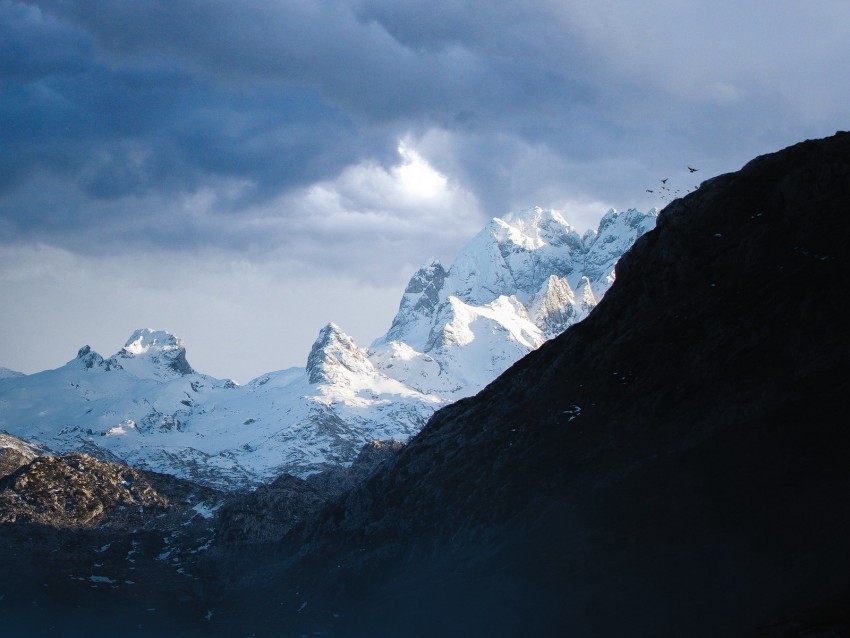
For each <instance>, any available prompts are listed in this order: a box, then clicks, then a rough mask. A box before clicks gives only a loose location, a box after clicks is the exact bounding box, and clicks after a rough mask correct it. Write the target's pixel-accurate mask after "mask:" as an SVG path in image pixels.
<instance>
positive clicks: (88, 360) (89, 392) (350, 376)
mask: <svg viewBox="0 0 850 638" xmlns="http://www.w3.org/2000/svg"><path fill="white" fill-rule="evenodd" d="M0 400H2V402H3V403H2V405H3V410H2V412H0V428H2V429H5V430H7V431H9V432H11V433H14V434H15V435H16V436H18V437H20V438H23V439H25V440H27V441H29V442H31V443H34V444H39V445H42V446H44V447H46V448H49V449H51V450H54V451H56V452H64V451H72V450H74V451H80V452H84V453H88V454H92V455H94V456H96V457H99V458H102V459H104V460H112V461H121V462H124V463H127V464H129V465H131V466H134V467H138V468H143V469H148V470H152V471H157V472H164V473H169V474H173V475H175V476H177V477H180V478H187V479H192V480H194V481H198V482H200V483H203V484H206V485H209V486H212V487H218V488H224V489H236V488H238V487H242V486H245V485H251V484H256V483H259V482H261V481H264V480H270V479H273V478H274V477H275V476H277V475H279V474H281V473H283V472H287V471H289V472H294V473H296V474H298V475H306V474H309V473H311V472H317V471H320V470H322V469H325V468H326V467H328V466H337V465H340V464H345V463H348V462H351V461H353V460H354V458H355V457H356V456H357V454H358V452H359V450H360V448H361V447H362V446H363V444H365V443H367V442H368V441H371V440H373V439H376V438H379V439H391V438H404V439H407V438H408V437H409V436H411V435H412V434H414V433H415V432H417V431H418V430H419V429H420V428H421V427H422V425H424V423H425V421H426V420H427V418H428V417H429V416H430V415H431V414H432V413H433V411H434V409H435V407H436V406H437V405H439V404H440V401H439V400H438V399H436V398H433V397H428V396H425V395H422V394H420V393H417V392H415V391H413V390H410V389H409V388H407V387H406V386H404V385H402V384H401V383H399V382H398V381H395V380H393V379H390V378H388V377H386V376H384V375H381V374H380V373H379V372H378V371H377V370H375V369H374V368H373V366H372V364H371V363H370V362H369V361H368V359H367V358H366V356H365V354H364V353H363V351H361V350H360V349H359V348H357V346H356V345H355V344H354V342H353V341H352V340H351V339H350V337H348V336H346V335H345V334H344V333H342V332H341V331H340V330H339V329H338V328H337V327H336V326H333V325H329V326H327V327H326V328H324V329H323V330H322V332H321V333H320V335H319V338H318V339H317V341H316V343H315V344H314V346H313V349H312V350H311V352H310V355H309V356H308V365H307V368H306V369H298V368H296V369H291V370H284V371H280V372H274V373H269V374H266V375H263V376H261V377H259V378H257V379H255V380H253V381H252V382H251V383H249V384H247V385H246V386H242V387H240V386H237V385H236V384H235V383H233V382H232V381H227V380H224V381H222V380H219V379H215V378H213V377H209V376H207V375H203V374H200V373H197V372H195V371H194V370H193V369H192V367H191V366H190V365H189V363H188V362H187V359H186V351H185V346H184V344H183V342H182V341H181V340H180V339H177V338H176V337H174V336H173V335H170V334H168V333H166V332H155V331H151V330H139V331H136V332H135V333H134V334H133V335H131V337H130V339H129V340H128V341H127V344H126V345H125V346H124V348H122V349H121V350H120V351H119V352H118V353H116V354H115V355H113V356H111V357H109V358H104V357H102V356H101V355H100V354H98V353H96V352H94V351H92V350H91V348H89V347H88V346H86V347H83V348H81V349H80V351H79V353H78V355H77V357H76V358H75V359H73V360H71V361H70V362H69V363H67V364H66V365H65V366H63V367H61V368H58V369H56V370H48V371H44V372H40V373H37V374H33V375H28V376H22V377H15V378H10V379H5V380H3V382H2V385H0Z"/></svg>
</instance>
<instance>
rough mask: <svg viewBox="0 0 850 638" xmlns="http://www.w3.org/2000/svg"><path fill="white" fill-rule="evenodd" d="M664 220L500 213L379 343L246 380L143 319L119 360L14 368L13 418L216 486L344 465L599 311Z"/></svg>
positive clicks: (33, 438)
mask: <svg viewBox="0 0 850 638" xmlns="http://www.w3.org/2000/svg"><path fill="white" fill-rule="evenodd" d="M654 223H655V211H654V210H653V211H650V212H649V213H640V212H638V211H634V210H630V211H627V212H624V213H617V212H614V211H610V212H609V213H608V214H607V215H605V217H604V218H603V219H602V222H601V223H600V225H599V230H598V231H597V232H588V233H585V235H584V236H583V237H582V236H579V235H578V233H576V232H575V230H574V229H573V228H572V227H571V226H570V225H569V224H567V222H566V221H565V220H564V219H563V217H562V216H561V215H560V214H559V213H557V212H554V211H544V210H542V209H539V208H534V209H529V210H526V211H522V212H521V213H517V214H514V215H511V216H508V217H506V218H504V219H494V220H492V221H491V222H490V223H489V224H488V225H487V226H486V227H485V228H484V229H483V230H482V231H481V232H480V233H479V234H478V235H477V236H476V237H475V238H473V239H472V241H470V243H469V244H468V245H467V246H466V248H464V250H463V251H462V252H461V254H460V255H459V256H458V258H457V259H456V260H455V262H454V263H453V264H452V265H451V266H450V267H449V268H445V267H443V266H442V265H441V264H440V263H438V262H436V261H433V260H432V261H430V262H428V263H427V264H426V265H425V266H424V267H423V268H421V269H420V270H419V271H417V272H416V273H415V274H414V276H413V278H412V279H411V280H410V283H409V284H408V286H407V288H406V290H405V293H404V295H403V297H402V301H401V304H400V307H399V311H398V314H397V315H396V317H395V319H394V320H393V322H392V325H391V327H390V329H389V331H388V332H387V334H386V335H385V336H384V337H382V338H380V339H378V340H376V341H375V343H374V344H373V345H372V347H371V348H369V349H368V350H367V349H363V348H361V347H359V346H358V345H357V344H356V343H355V342H354V340H353V339H352V338H351V337H349V336H348V335H346V334H345V333H344V332H343V331H342V330H341V329H340V328H339V327H338V326H336V325H334V324H328V325H327V326H325V327H324V328H323V329H322V330H321V331H320V333H319V336H318V338H317V339H316V342H315V343H314V344H313V347H312V349H311V351H310V353H309V355H308V357H307V361H306V366H305V367H304V368H292V369H288V370H281V371H277V372H270V373H268V374H264V375H261V376H260V377H258V378H257V379H254V380H253V381H251V382H250V383H248V384H246V385H244V386H238V385H237V384H235V383H234V382H232V381H229V380H221V379H216V378H213V377H210V376H207V375H204V374H201V373H199V372H197V371H195V370H194V369H193V368H192V367H191V365H189V363H188V361H187V358H186V347H185V344H184V343H183V342H182V340H180V339H178V338H176V337H175V336H174V335H171V334H169V333H168V332H164V331H153V330H148V329H143V330H137V331H136V332H134V333H133V334H132V335H131V336H130V338H129V339H128V340H127V342H126V344H125V345H124V347H123V348H121V349H120V350H119V351H118V352H117V353H115V354H114V355H112V356H111V357H108V358H104V357H103V356H101V355H100V354H98V353H97V352H94V351H93V350H91V348H89V347H88V346H84V347H83V348H81V349H80V350H79V352H78V353H77V356H76V357H75V358H74V359H72V360H71V361H69V362H68V363H67V364H66V365H64V366H62V367H60V368H58V369H56V370H47V371H44V372H40V373H36V374H31V375H18V374H4V375H0V430H6V431H8V432H10V433H11V434H14V435H15V436H17V437H20V438H22V439H25V440H26V441H29V442H31V443H33V444H35V445H40V446H44V447H46V448H49V449H52V450H56V451H70V450H79V451H85V452H89V453H91V454H93V455H95V456H99V457H101V458H105V459H117V460H121V461H124V462H126V463H127V464H129V465H133V466H137V467H141V468H146V469H152V470H156V471H159V472H165V473H169V474H174V475H176V476H178V477H184V478H190V479H194V480H197V481H200V482H203V483H206V484H208V485H212V486H216V487H230V488H232V487H236V486H242V485H246V484H256V483H257V482H260V481H264V480H268V479H270V478H273V477H274V476H277V475H278V474H280V473H282V472H289V473H291V474H295V475H298V476H305V475H308V474H310V473H312V472H316V471H319V470H321V469H324V468H326V467H328V466H335V465H345V464H348V463H350V462H351V461H353V460H354V458H355V457H356V455H357V453H358V451H359V450H360V448H361V447H362V446H363V444H364V443H366V442H368V441H371V440H374V439H385V438H395V439H400V440H406V439H408V438H409V437H410V436H411V435H413V434H415V433H416V432H418V431H419V430H420V429H421V427H422V426H423V425H424V424H425V422H426V421H427V419H428V418H429V417H430V415H431V414H432V413H433V412H434V411H435V410H436V409H437V408H439V407H441V406H442V405H445V404H446V403H447V402H450V401H453V400H456V399H457V398H460V397H463V396H468V395H471V394H474V393H475V392H477V391H478V390H480V389H481V388H482V387H484V386H485V385H486V384H487V383H489V382H490V381H492V380H493V379H494V378H495V377H496V376H498V375H499V374H501V372H503V371H504V370H505V369H507V368H508V367H509V366H510V365H511V364H512V363H514V362H515V361H517V360H518V359H519V358H521V357H522V356H524V355H525V354H527V353H528V352H530V351H531V350H533V349H535V348H537V347H538V346H539V345H540V344H542V343H543V342H544V341H545V340H546V339H548V338H550V337H552V336H554V335H556V334H558V333H560V332H561V331H563V330H564V329H565V328H566V327H567V326H569V325H571V324H572V323H575V322H576V321H579V320H581V319H582V318H583V317H585V316H587V314H588V313H589V312H590V310H591V309H592V308H593V306H594V305H595V304H596V302H597V301H598V300H599V299H600V298H601V296H602V295H603V294H604V293H605V290H607V288H608V286H609V285H610V284H611V282H612V281H613V277H614V265H615V263H616V260H617V259H618V258H619V256H620V255H621V254H622V252H623V251H625V250H626V249H628V247H629V246H631V244H632V243H633V242H634V241H635V239H637V237H639V236H640V235H641V234H643V233H644V232H646V231H647V230H649V229H651V228H652V227H653V226H654Z"/></svg>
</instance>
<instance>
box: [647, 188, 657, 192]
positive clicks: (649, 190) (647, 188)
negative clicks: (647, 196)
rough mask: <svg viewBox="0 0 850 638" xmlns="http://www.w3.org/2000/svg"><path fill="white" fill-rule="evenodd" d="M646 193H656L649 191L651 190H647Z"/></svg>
mask: <svg viewBox="0 0 850 638" xmlns="http://www.w3.org/2000/svg"><path fill="white" fill-rule="evenodd" d="M646 192H647V193H654V192H655V191H651V190H649V189H648V188H647V189H646Z"/></svg>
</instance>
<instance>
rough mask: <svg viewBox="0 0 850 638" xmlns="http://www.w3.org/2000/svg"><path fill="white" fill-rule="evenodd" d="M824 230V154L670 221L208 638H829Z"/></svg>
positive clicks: (265, 569)
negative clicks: (564, 325)
mask: <svg viewBox="0 0 850 638" xmlns="http://www.w3.org/2000/svg"><path fill="white" fill-rule="evenodd" d="M848 214H850V134H846V133H841V134H837V135H836V136H834V137H832V138H829V139H825V140H819V141H809V142H804V143H802V144H798V145H796V146H794V147H791V148H789V149H786V150H784V151H781V152H779V153H775V154H772V155H768V156H764V157H761V158H758V159H756V160H754V161H752V162H750V163H749V164H748V165H747V166H745V167H744V168H743V169H742V170H741V171H739V172H737V173H733V174H729V175H724V176H721V177H718V178H715V179H713V180H710V181H708V182H706V183H704V184H703V185H702V187H701V188H700V189H699V190H698V191H696V192H695V193H693V194H691V195H689V196H688V197H686V198H684V199H682V200H678V201H676V202H674V203H672V204H671V205H670V206H669V207H668V208H667V209H666V210H665V211H664V212H663V213H662V214H661V216H660V218H659V221H658V227H657V229H656V230H655V231H653V232H650V233H649V234H648V235H646V236H645V237H644V238H642V239H641V240H639V242H638V243H637V245H636V246H635V247H634V248H633V250H632V251H631V252H630V253H628V254H627V256H626V257H624V258H623V259H622V260H621V262H620V265H619V266H618V278H617V282H616V284H615V285H614V286H613V287H612V288H611V290H610V291H609V292H608V293H607V295H606V297H605V299H604V300H603V301H602V303H600V305H599V306H598V307H597V309H596V310H595V311H594V312H593V313H592V314H591V316H590V317H589V318H588V319H587V320H586V321H584V322H583V323H581V324H579V325H576V326H574V327H573V328H571V329H569V330H568V331H567V332H566V333H565V334H563V335H562V336H561V337H559V338H557V339H555V340H554V341H551V342H549V343H547V344H546V345H544V346H543V347H542V348H540V350H539V351H537V352H535V353H532V354H531V355H529V356H527V357H526V358H525V359H523V360H522V361H520V362H519V363H518V364H516V365H515V366H514V367H513V368H511V369H510V370H509V371H508V372H507V373H506V374H504V375H503V376H502V377H501V378H499V379H498V380H496V381H495V382H494V383H492V384H491V385H490V386H488V387H487V388H486V389H485V390H484V391H482V392H481V393H480V394H479V395H477V396H476V397H474V398H472V399H469V400H464V401H461V402H459V403H457V404H455V405H453V406H450V407H448V408H446V409H444V410H441V411H440V412H439V413H437V414H436V415H435V416H434V417H433V419H432V420H431V421H430V423H429V425H428V426H427V427H426V428H425V429H424V430H423V431H422V433H421V434H420V435H419V436H417V437H416V438H415V439H414V440H413V441H412V442H411V443H410V444H409V445H408V446H407V447H406V448H405V449H404V450H402V451H401V453H400V454H398V456H396V457H395V458H394V459H393V460H392V461H390V462H388V463H387V464H386V465H385V466H384V467H383V468H382V469H381V470H379V471H378V472H377V473H376V474H375V475H374V476H373V477H372V478H371V479H370V480H369V481H367V482H366V483H365V484H364V485H363V486H361V487H359V488H357V489H355V490H353V491H352V492H350V493H349V494H348V495H347V496H346V497H345V498H343V500H341V501H340V502H339V503H338V505H337V506H336V507H334V508H331V509H329V510H326V511H325V513H324V514H323V515H322V516H321V517H319V518H318V519H316V520H313V521H312V522H310V523H308V524H307V525H306V527H304V528H303V529H302V530H300V531H299V532H298V533H297V534H291V535H290V536H289V538H288V540H286V541H285V542H284V544H283V545H281V546H279V547H278V548H277V553H276V554H272V553H267V554H266V555H264V556H263V559H262V562H263V565H262V566H258V565H257V564H256V563H255V564H249V565H248V567H246V568H245V569H246V571H245V576H244V577H243V579H242V582H241V589H240V591H239V593H237V594H236V595H233V593H232V592H229V591H228V592H227V595H226V596H222V598H221V600H219V601H218V605H219V606H218V612H217V613H218V616H217V620H216V623H214V624H215V625H216V626H217V627H218V628H220V629H221V630H222V631H223V632H224V633H228V632H230V633H232V632H234V631H237V630H238V631H241V632H244V633H245V634H246V635H247V634H250V633H251V632H253V631H256V632H257V636H261V635H266V634H267V633H269V632H271V635H280V632H283V635H286V634H287V632H304V633H313V632H314V631H321V632H323V635H357V636H361V635H362V636H397V635H405V636H413V635H421V636H430V635H442V636H466V635H487V636H514V635H547V636H548V635H558V636H561V635H580V636H616V635H629V636H659V635H670V636H672V635H689V636H699V635H704V636H718V635H725V636H731V635H758V634H759V632H763V633H764V634H765V635H776V636H780V635H802V633H803V632H805V631H817V630H819V628H821V629H822V628H824V627H831V629H830V631H833V633H834V635H845V634H847V633H848V618H847V615H846V612H845V611H844V610H846V609H848V603H850V576H848V575H850V543H848V541H847V539H848V538H850V509H848V504H850V503H848V500H850V499H848V495H850V462H848V461H850V454H848V452H850V447H848V435H847V426H846V424H847V417H846V413H847V408H846V405H845V402H846V398H847V397H848V396H850V375H848V373H847V370H848V364H850V344H849V343H848V339H847V336H846V329H847V326H848V325H850V324H848V319H850V316H848V307H850V303H848V302H850V299H848V283H847V282H848V274H850V272H848V251H847V247H848V245H850V223H848ZM777 623H784V624H779V625H777ZM795 632H796V633H795ZM234 635H236V634H235V633H234ZM296 635H297V633H296ZM824 635H826V634H824Z"/></svg>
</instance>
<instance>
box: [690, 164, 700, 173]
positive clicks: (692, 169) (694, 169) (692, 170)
mask: <svg viewBox="0 0 850 638" xmlns="http://www.w3.org/2000/svg"><path fill="white" fill-rule="evenodd" d="M688 170H689V171H690V172H691V173H696V172H697V171H698V170H699V169H697V168H691V167H690V166H688Z"/></svg>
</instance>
